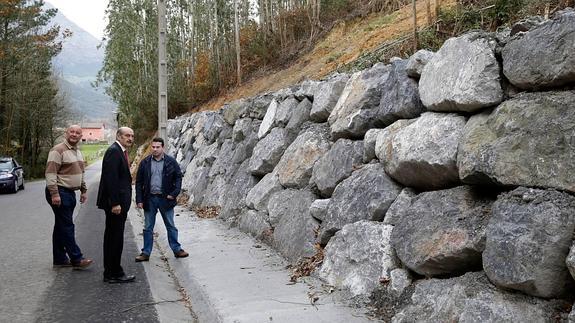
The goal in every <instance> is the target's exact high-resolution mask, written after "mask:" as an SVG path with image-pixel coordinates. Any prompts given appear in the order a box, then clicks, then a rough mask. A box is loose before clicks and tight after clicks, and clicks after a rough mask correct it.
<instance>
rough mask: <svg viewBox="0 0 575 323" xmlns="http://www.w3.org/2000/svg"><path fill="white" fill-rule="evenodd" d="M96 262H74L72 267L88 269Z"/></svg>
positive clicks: (85, 260) (90, 260) (88, 260)
mask: <svg viewBox="0 0 575 323" xmlns="http://www.w3.org/2000/svg"><path fill="white" fill-rule="evenodd" d="M93 262H94V261H93V260H92V259H82V260H80V261H79V262H73V263H72V267H74V269H85V268H88V267H89V266H90V265H91V264H92V263H93Z"/></svg>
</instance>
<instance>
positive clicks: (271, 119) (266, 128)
mask: <svg viewBox="0 0 575 323" xmlns="http://www.w3.org/2000/svg"><path fill="white" fill-rule="evenodd" d="M277 112H278V101H277V100H276V99H273V100H272V101H271V102H270V105H269V107H268V108H267V110H266V114H265V116H264V119H263V120H262V123H261V125H260V128H259V129H258V138H259V139H262V138H263V137H265V136H266V135H267V134H268V132H270V131H271V130H272V129H273V128H274V127H276V126H277V124H276V121H275V120H276V114H277Z"/></svg>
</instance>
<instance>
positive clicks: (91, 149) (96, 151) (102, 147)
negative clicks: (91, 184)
mask: <svg viewBox="0 0 575 323" xmlns="http://www.w3.org/2000/svg"><path fill="white" fill-rule="evenodd" d="M107 148H108V144H82V145H81V146H80V151H81V152H82V155H83V156H84V161H85V162H86V165H90V164H92V163H93V162H95V161H96V160H98V159H100V158H102V157H103V156H104V152H105V151H106V149H107Z"/></svg>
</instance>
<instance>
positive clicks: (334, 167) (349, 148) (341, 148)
mask: <svg viewBox="0 0 575 323" xmlns="http://www.w3.org/2000/svg"><path fill="white" fill-rule="evenodd" d="M362 157H363V142H361V141H353V140H350V139H339V140H338V141H336V142H335V144H333V145H332V146H331V149H330V150H329V151H328V152H327V153H326V154H325V155H323V156H322V157H321V158H320V159H319V160H318V161H317V162H316V163H315V165H314V166H313V171H312V176H311V182H313V183H315V185H316V186H317V188H318V190H319V191H320V193H321V195H322V196H324V197H330V196H331V194H332V193H333V190H334V189H335V187H336V186H337V184H339V182H341V181H342V180H344V179H346V178H347V177H349V175H351V172H352V171H353V170H354V169H355V168H356V167H358V166H359V165H361V164H362Z"/></svg>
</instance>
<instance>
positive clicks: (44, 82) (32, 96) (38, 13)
mask: <svg viewBox="0 0 575 323" xmlns="http://www.w3.org/2000/svg"><path fill="white" fill-rule="evenodd" d="M55 13H56V11H55V10H53V9H49V10H44V9H43V2H42V1H26V0H11V1H8V0H3V1H0V155H12V156H16V157H17V158H18V161H19V162H21V163H22V164H24V165H25V171H26V172H27V176H30V175H31V176H34V175H38V174H41V172H42V169H41V166H42V165H43V164H45V160H46V159H45V155H44V153H45V149H44V148H45V147H46V146H50V145H51V144H52V143H53V141H54V137H55V132H54V129H55V128H56V126H57V125H58V122H59V121H61V118H62V117H63V114H62V110H63V104H62V103H61V102H60V101H59V100H58V96H57V95H58V87H57V82H56V79H55V78H54V77H53V74H52V59H53V58H54V57H55V56H56V55H57V54H58V53H59V52H60V50H61V48H62V39H63V38H65V37H67V36H68V35H67V34H66V33H64V32H62V31H61V30H60V27H59V26H52V27H48V24H49V22H50V19H52V18H53V17H54V15H55Z"/></svg>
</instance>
